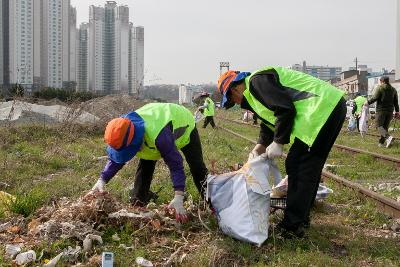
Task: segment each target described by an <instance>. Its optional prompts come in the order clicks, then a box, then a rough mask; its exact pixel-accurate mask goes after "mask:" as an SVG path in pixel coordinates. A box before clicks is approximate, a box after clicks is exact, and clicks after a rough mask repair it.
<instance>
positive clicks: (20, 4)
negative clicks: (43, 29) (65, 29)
mask: <svg viewBox="0 0 400 267" xmlns="http://www.w3.org/2000/svg"><path fill="white" fill-rule="evenodd" d="M9 8H10V9H9V10H10V21H9V53H10V54H9V60H10V83H12V84H16V83H18V84H21V85H22V86H23V87H24V88H26V89H27V91H29V90H31V89H32V86H33V1H23V0H13V1H10V6H9Z"/></svg>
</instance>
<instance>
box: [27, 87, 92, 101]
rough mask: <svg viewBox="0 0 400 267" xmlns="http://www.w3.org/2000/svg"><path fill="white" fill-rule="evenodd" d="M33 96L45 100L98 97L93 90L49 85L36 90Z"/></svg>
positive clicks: (72, 99) (78, 99) (80, 99)
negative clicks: (78, 89) (68, 88)
mask: <svg viewBox="0 0 400 267" xmlns="http://www.w3.org/2000/svg"><path fill="white" fill-rule="evenodd" d="M33 97H35V98H41V99H45V100H50V99H55V98H56V99H59V100H61V101H64V102H73V101H87V100H90V99H92V98H96V97H97V95H96V94H93V93H91V92H74V91H68V90H64V89H59V88H52V87H47V88H43V89H41V90H40V91H37V92H34V93H33Z"/></svg>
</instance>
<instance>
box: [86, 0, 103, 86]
mask: <svg viewBox="0 0 400 267" xmlns="http://www.w3.org/2000/svg"><path fill="white" fill-rule="evenodd" d="M103 48H104V8H102V7H96V6H90V8H89V40H88V55H89V59H88V60H89V66H88V79H89V90H90V91H93V92H102V91H103V88H104V85H103V80H104V75H103V74H104V70H103V67H104V53H103Z"/></svg>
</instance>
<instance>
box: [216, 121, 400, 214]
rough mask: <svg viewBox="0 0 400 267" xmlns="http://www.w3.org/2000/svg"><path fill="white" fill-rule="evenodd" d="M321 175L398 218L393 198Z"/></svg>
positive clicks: (399, 210) (326, 173)
mask: <svg viewBox="0 0 400 267" xmlns="http://www.w3.org/2000/svg"><path fill="white" fill-rule="evenodd" d="M218 128H220V129H222V130H224V131H226V132H228V133H230V134H232V135H234V136H236V137H239V138H242V139H244V140H246V141H248V142H250V143H252V144H257V142H256V141H254V140H252V139H250V138H248V137H246V136H243V135H241V134H238V133H236V132H234V131H232V130H229V129H226V128H224V127H221V126H218ZM284 157H286V155H284ZM322 176H323V177H326V178H328V179H331V180H332V181H333V182H335V183H337V184H339V185H341V186H344V187H347V188H350V189H352V190H354V191H355V192H357V193H358V194H360V195H362V196H364V197H366V198H369V199H370V200H372V201H373V202H374V203H375V204H376V205H377V207H379V208H380V209H381V211H382V212H383V213H385V214H387V215H389V216H391V217H393V218H400V203H398V202H396V201H394V200H393V199H391V198H388V197H385V196H382V195H380V194H378V193H376V192H374V191H372V190H369V189H367V188H365V187H363V186H361V185H360V184H357V183H354V182H351V181H349V180H347V179H345V178H343V177H340V176H338V175H336V174H333V173H331V172H329V171H326V170H323V171H322Z"/></svg>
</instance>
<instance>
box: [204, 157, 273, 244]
mask: <svg viewBox="0 0 400 267" xmlns="http://www.w3.org/2000/svg"><path fill="white" fill-rule="evenodd" d="M270 164H271V161H270V160H266V159H264V158H262V157H257V158H255V159H253V160H251V161H249V162H248V163H246V164H245V165H244V166H243V167H242V168H241V169H240V170H238V171H235V172H230V173H226V174H221V175H209V176H208V178H207V199H211V204H212V206H213V208H214V209H215V211H216V215H217V218H218V224H219V227H220V228H221V230H222V231H223V232H224V233H225V234H227V235H229V236H232V237H234V238H237V239H239V240H242V241H247V242H250V243H253V244H256V245H258V246H261V244H262V243H263V242H264V241H265V240H266V239H267V238H268V226H269V221H268V218H269V205H270V199H269V197H270V193H271V187H270V185H269V182H268V176H269V173H270Z"/></svg>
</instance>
